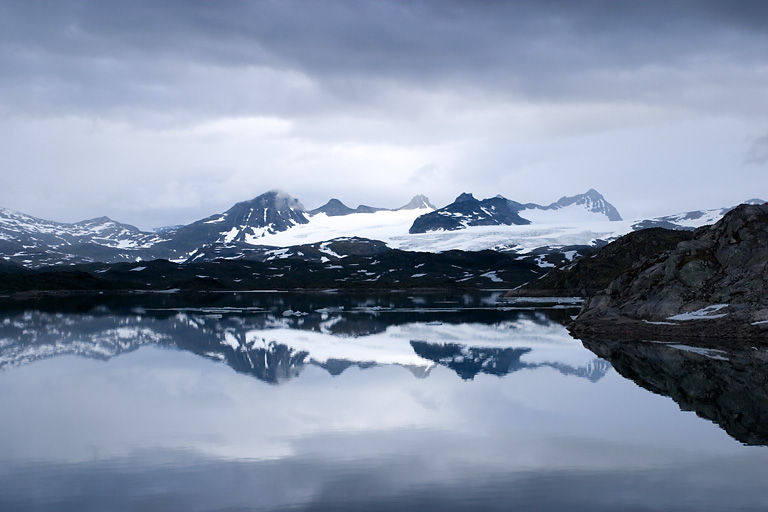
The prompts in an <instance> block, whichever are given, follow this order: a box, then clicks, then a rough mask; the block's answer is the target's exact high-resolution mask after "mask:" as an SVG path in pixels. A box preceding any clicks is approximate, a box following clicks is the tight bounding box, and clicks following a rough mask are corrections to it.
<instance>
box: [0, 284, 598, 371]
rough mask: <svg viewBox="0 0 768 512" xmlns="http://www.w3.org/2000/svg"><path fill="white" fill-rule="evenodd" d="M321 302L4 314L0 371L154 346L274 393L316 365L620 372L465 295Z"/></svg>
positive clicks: (281, 299) (542, 317)
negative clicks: (216, 364) (272, 387)
mask: <svg viewBox="0 0 768 512" xmlns="http://www.w3.org/2000/svg"><path fill="white" fill-rule="evenodd" d="M322 299H324V300H322ZM322 299H321V298H317V297H315V298H313V297H290V296H289V297H286V296H276V295H275V296H270V297H267V298H265V297H257V298H248V299H245V300H244V299H243V298H242V297H239V298H233V297H229V300H228V301H222V303H219V304H216V305H206V306H199V305H193V306H181V305H180V304H177V303H173V302H171V303H167V302H164V301H165V300H168V299H165V298H157V297H155V298H151V300H150V301H147V300H146V299H145V300H144V301H143V302H141V303H140V304H141V305H137V303H135V302H134V303H132V304H119V305H117V304H110V305H105V304H99V305H96V306H94V305H91V307H90V308H88V309H87V311H86V312H82V311H81V310H80V309H84V308H82V307H81V306H77V307H78V308H79V309H78V310H77V312H62V311H59V310H56V308H50V309H51V310H50V311H46V310H40V309H32V310H22V311H7V312H5V314H4V315H0V369H3V368H7V367H12V366H19V365H24V364H29V363H32V362H35V361H38V360H42V359H47V358H51V357H57V356H64V355H76V356H81V357H88V358H93V359H101V360H106V359H109V358H111V357H115V356H118V355H120V354H123V353H126V352H131V351H134V350H136V349H138V348H139V347H141V346H144V345H159V346H167V347H173V348H177V349H181V350H185V351H189V352H192V353H195V354H197V355H200V356H203V357H206V358H209V359H212V360H216V361H222V362H224V363H226V364H227V365H228V366H230V367H231V368H233V369H234V370H235V371H238V372H241V373H247V374H249V375H252V376H254V377H256V378H257V379H259V380H262V381H264V382H268V383H273V384H274V383H279V382H284V381H287V380H290V379H293V378H295V377H297V376H298V375H300V374H301V372H302V371H303V370H304V368H306V367H307V366H316V367H320V368H323V369H324V370H325V371H327V372H328V373H330V374H331V375H340V374H341V373H342V372H344V371H345V370H347V369H348V368H351V367H357V368H361V369H365V368H369V367H372V366H379V365H398V366H401V367H404V368H407V369H408V370H410V371H411V372H412V373H413V374H414V375H415V376H417V377H420V378H422V377H426V376H428V375H429V373H430V371H431V369H432V368H434V367H435V366H437V365H441V366H444V367H447V368H450V369H451V370H453V371H455V372H456V374H457V375H459V376H460V377H461V378H462V379H465V380H466V379H472V378H474V377H475V376H476V375H477V374H479V373H486V374H491V375H498V376H503V375H508V374H510V373H513V372H515V371H518V370H521V369H533V368H540V367H545V366H546V367H551V368H555V369H557V370H558V371H560V372H561V373H563V374H565V375H574V376H578V377H582V378H586V379H589V380H591V381H593V382H594V381H597V380H598V379H600V378H601V377H602V376H603V375H605V373H606V372H607V371H608V370H609V369H610V366H609V365H607V364H606V363H604V362H602V361H599V360H597V359H596V358H594V357H593V356H592V355H591V354H590V353H589V352H587V351H585V350H584V349H583V347H581V346H580V345H579V344H578V343H576V342H575V341H574V340H573V339H572V338H571V337H570V335H568V333H567V331H566V330H565V328H564V326H563V323H564V322H561V321H555V320H553V316H555V317H556V316H558V315H562V313H563V310H562V309H550V310H547V309H536V310H533V309H526V308H522V309H513V308H510V307H507V306H500V305H496V304H495V303H493V302H492V301H488V300H487V299H486V300H485V301H483V300H479V301H475V299H474V298H473V299H471V300H470V299H469V298H466V297H465V298H463V299H460V300H434V298H431V300H429V301H424V300H422V299H420V298H417V297H403V296H399V297H397V298H396V299H392V298H383V297H377V298H361V297H358V298H349V297H344V298H342V297H339V296H330V297H329V296H325V297H323V298H322ZM158 302H159V303H158ZM233 302H234V303H233ZM235 303H236V304H237V305H235ZM467 304H469V305H468V306H467ZM116 306H119V307H116ZM129 306H130V307H129ZM147 306H150V307H147ZM152 306H154V307H152ZM70 307H72V304H70ZM558 320H559V318H558ZM531 358H532V359H531Z"/></svg>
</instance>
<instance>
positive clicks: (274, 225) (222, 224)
mask: <svg viewBox="0 0 768 512" xmlns="http://www.w3.org/2000/svg"><path fill="white" fill-rule="evenodd" d="M308 222H309V220H307V215H306V209H305V208H304V205H302V204H301V203H300V202H299V200H298V199H296V198H295V197H291V196H290V195H289V194H287V193H285V192H283V191H281V190H271V191H269V192H267V193H264V194H261V195H260V196H258V197H255V198H253V199H251V200H249V201H243V202H240V203H237V204H236V205H235V206H233V207H232V208H230V209H229V210H227V211H225V212H224V213H221V214H217V215H211V216H210V217H207V218H205V219H201V220H198V221H197V222H193V223H192V224H188V225H186V226H183V227H181V228H179V229H177V230H175V231H171V232H169V234H170V235H171V237H172V238H173V240H174V241H176V242H177V243H179V242H183V243H184V244H189V245H193V246H200V245H203V244H211V243H230V242H245V243H249V244H253V245H257V244H258V243H259V241H258V240H259V238H262V237H264V236H265V235H267V234H275V233H278V232H280V231H285V230H287V229H289V228H291V227H293V226H296V225H299V224H307V223H308Z"/></svg>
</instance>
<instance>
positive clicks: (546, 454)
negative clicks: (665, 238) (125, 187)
mask: <svg viewBox="0 0 768 512" xmlns="http://www.w3.org/2000/svg"><path fill="white" fill-rule="evenodd" d="M209 298H211V299H214V300H213V301H208V302H207V303H206V302H205V301H202V299H198V298H194V297H193V298H191V299H190V300H188V301H185V300H181V299H179V298H177V297H158V296H147V297H134V298H133V299H131V300H117V299H114V298H106V300H104V301H101V302H100V303H99V305H98V306H94V304H93V303H92V302H91V303H90V304H89V303H87V301H85V300H84V299H81V298H73V300H72V301H71V302H69V303H68V304H63V303H62V304H56V303H55V302H56V301H57V300H60V299H46V301H34V302H29V303H26V304H21V305H19V304H17V305H14V306H10V307H9V308H7V309H6V310H5V312H4V313H3V314H2V315H0V364H2V370H0V389H2V390H3V392H2V393H0V411H3V416H2V418H3V419H2V421H0V510H13V511H16V510H21V511H25V510H26V511H38V510H39V511H43V510H46V511H47V510H73V511H75V510H77V511H81V510H130V511H132V510H169V511H175V510H184V511H211V510H270V511H272V510H282V511H285V510H307V511H309V510H419V511H422V510H510V509H521V510H595V511H604V510H605V511H607V510H611V511H615V510H696V511H697V512H698V511H702V510H704V511H707V510H710V511H715V510H717V511H720V510H766V507H768V497H766V493H765V488H766V486H767V485H768V474H766V472H765V471H764V468H765V467H766V465H768V449H765V448H761V447H748V446H742V445H741V444H740V443H737V442H734V441H733V440H732V439H731V438H730V437H728V435H726V434H725V433H724V432H723V431H722V430H721V429H720V428H718V427H717V426H716V425H714V424H712V423H710V422H707V421H702V420H701V419H700V418H698V417H696V416H695V415H693V414H687V413H681V411H680V410H679V409H678V407H677V406H676V405H675V404H674V403H673V402H672V401H671V400H670V399H668V398H667V397H665V396H660V395H657V394H653V393H649V392H647V391H646V390H645V389H642V388H640V387H638V386H637V385H636V384H635V383H634V382H632V381H630V380H628V379H625V378H623V377H621V376H620V375H618V374H617V373H616V372H614V371H612V369H611V366H610V364H609V363H607V362H606V361H604V360H603V359H599V358H598V357H597V356H596V355H595V354H594V353H592V352H590V351H589V350H587V349H586V348H584V346H582V344H581V342H579V341H577V340H574V339H572V338H571V337H570V336H569V335H568V334H567V331H566V330H565V328H564V326H563V325H564V323H565V322H566V321H567V320H568V318H569V316H570V315H571V314H574V310H572V309H570V310H569V309H564V308H563V306H564V305H560V306H557V305H554V306H552V307H550V308H548V309H547V308H539V309H531V308H529V307H528V305H522V304H515V305H510V304H504V303H497V302H495V300H496V298H495V297H493V296H486V297H480V296H478V297H464V296H459V297H451V296H442V297H441V296H420V297H416V296H413V297H408V296H405V295H393V296H378V297H354V296H352V297H350V296H341V295H328V294H326V295H319V296H308V297H298V296H297V297H293V296H290V295H288V296H280V297H278V296H265V295H255V294H254V295H240V296H226V297H225V296H215V297H213V296H212V297H209ZM196 300H200V302H195V301H196ZM51 301H52V302H51ZM518 308H519V309H518ZM590 348H592V349H593V350H595V351H596V352H598V353H601V352H600V349H599V348H597V347H596V346H590ZM678 351H681V350H678ZM689 352H690V351H689ZM686 353H687V352H686ZM694 355H697V356H700V355H701V354H694ZM705 355H709V356H711V357H715V359H711V360H712V361H714V362H717V363H722V361H721V360H719V359H717V357H718V355H719V353H708V354H705ZM606 356H607V357H614V355H613V354H608V353H606ZM653 357H654V356H653V355H652V354H650V353H649V354H646V355H642V354H638V357H637V359H638V360H642V359H643V358H653ZM729 358H730V356H729ZM616 361H618V362H617V363H616V364H617V366H618V367H621V368H623V366H622V365H623V363H622V362H621V361H620V360H619V359H616ZM224 363H226V364H224ZM682 364H683V365H687V364H689V363H687V362H683V363H682ZM651 366H655V364H652V365H651ZM233 369H234V370H235V371H233ZM753 370H754V372H755V376H757V375H758V374H759V373H760V372H762V370H761V369H760V368H758V367H755V368H754V369H753ZM621 371H624V370H623V369H622V370H621ZM654 371H655V370H654ZM707 371H709V370H707ZM711 371H712V372H715V371H722V370H721V369H720V367H716V366H712V368H711ZM750 371H752V370H747V371H746V372H745V373H749V372H750ZM254 377H256V378H254ZM743 377H744V387H745V388H746V387H748V384H747V382H748V381H749V380H750V379H752V376H750V375H743ZM645 378H646V379H652V377H645ZM658 378H659V379H661V380H664V379H669V380H675V379H677V380H685V379H686V378H687V377H686V375H685V374H679V375H673V376H672V377H670V376H669V375H667V376H661V377H658ZM736 378H739V377H738V375H737V376H736ZM265 382H267V383H269V384H265ZM275 384H279V385H275ZM681 386H682V385H681ZM683 387H684V386H683ZM733 392H734V393H737V392H739V389H734V390H733ZM673 396H674V395H673ZM755 406H756V407H761V402H760V403H756V405H755ZM739 407H741V406H738V407H737V409H738V408H739ZM745 407H746V406H745ZM723 414H727V410H724V412H723Z"/></svg>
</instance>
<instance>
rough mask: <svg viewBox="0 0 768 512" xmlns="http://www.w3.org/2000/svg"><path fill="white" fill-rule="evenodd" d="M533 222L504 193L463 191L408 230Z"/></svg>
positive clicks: (418, 231) (413, 231) (419, 230)
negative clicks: (483, 194) (484, 195)
mask: <svg viewBox="0 0 768 512" xmlns="http://www.w3.org/2000/svg"><path fill="white" fill-rule="evenodd" d="M530 223H531V222H530V221H528V220H526V219H523V218H522V217H520V216H519V215H518V214H517V212H516V211H515V207H514V203H511V202H510V201H508V200H507V199H505V198H504V197H501V196H497V197H492V198H490V199H483V200H482V201H480V200H478V199H475V197H474V196H473V195H472V194H467V193H463V194H461V195H460V196H459V197H457V198H456V200H455V201H454V202H453V203H451V204H449V205H448V206H446V207H444V208H440V209H439V210H435V211H434V212H430V213H427V214H425V215H422V216H421V217H419V218H417V219H416V220H415V221H414V223H413V225H412V226H411V228H410V229H409V230H408V232H409V233H411V234H413V233H426V232H427V231H455V230H458V229H465V228H468V227H471V226H498V225H505V226H510V225H521V224H530Z"/></svg>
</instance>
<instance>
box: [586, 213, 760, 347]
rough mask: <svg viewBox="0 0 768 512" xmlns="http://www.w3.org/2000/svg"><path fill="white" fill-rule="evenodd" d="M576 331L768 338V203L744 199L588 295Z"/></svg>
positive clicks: (641, 334) (633, 334) (639, 334)
mask: <svg viewBox="0 0 768 512" xmlns="http://www.w3.org/2000/svg"><path fill="white" fill-rule="evenodd" d="M572 329H573V331H574V332H575V333H576V334H577V335H585V334H586V335H589V334H595V333H600V332H603V333H607V332H614V333H617V334H621V335H623V336H636V337H638V336H639V337H643V336H649V335H654V336H656V335H664V336H671V337H676V336H696V337H718V338H760V339H763V338H765V339H766V340H768V204H762V205H741V206H739V207H737V208H735V209H733V210H732V211H730V212H729V213H727V214H726V215H725V216H724V217H723V218H722V219H721V220H720V221H719V222H717V223H716V224H714V225H712V226H704V227H702V228H699V229H697V230H696V231H695V232H694V233H693V236H692V237H691V238H690V239H689V240H683V241H681V242H680V243H678V244H677V245H676V247H675V248H674V249H672V250H670V251H663V252H661V253H658V254H655V255H652V256H650V257H646V258H641V259H639V260H638V261H637V262H636V263H635V264H633V265H632V266H631V267H630V268H628V269H627V270H625V271H624V272H622V273H621V274H620V275H619V276H618V277H616V278H615V279H614V280H613V281H611V283H610V284H609V285H608V287H607V288H606V289H605V290H604V291H603V292H601V293H598V294H596V295H595V296H594V297H592V298H590V299H588V300H587V301H586V302H585V304H584V306H583V308H582V311H581V313H580V314H579V316H578V318H577V319H576V322H575V323H574V324H573V326H572Z"/></svg>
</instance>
